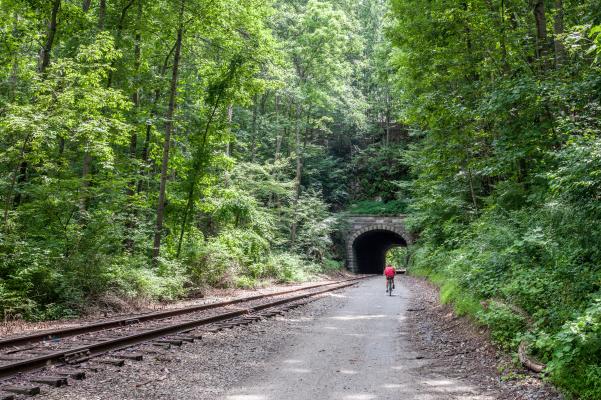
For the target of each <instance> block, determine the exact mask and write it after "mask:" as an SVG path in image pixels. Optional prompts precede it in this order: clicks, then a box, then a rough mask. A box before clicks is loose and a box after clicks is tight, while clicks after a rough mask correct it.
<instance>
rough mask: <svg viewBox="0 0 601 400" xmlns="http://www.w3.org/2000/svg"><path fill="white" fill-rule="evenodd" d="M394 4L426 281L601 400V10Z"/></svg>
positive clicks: (418, 260) (401, 110)
mask: <svg viewBox="0 0 601 400" xmlns="http://www.w3.org/2000/svg"><path fill="white" fill-rule="evenodd" d="M391 3H392V11H391V14H390V16H391V19H392V21H391V23H390V29H389V30H388V34H389V37H390V40H391V41H392V43H393V45H394V51H393V54H392V60H391V65H392V66H393V70H394V72H395V74H394V79H393V81H394V85H395V88H396V90H395V91H394V93H395V98H396V99H397V101H398V107H397V108H395V112H396V118H397V119H398V120H399V121H402V123H403V124H405V125H406V126H408V127H410V135H411V137H412V138H413V139H414V141H413V144H411V146H410V148H409V149H408V150H407V151H405V152H404V153H403V160H404V162H405V163H406V164H407V165H410V167H411V171H412V175H413V178H414V179H413V180H412V181H411V184H410V191H411V212H410V219H411V224H412V226H413V229H414V230H415V231H416V232H418V233H419V236H420V238H419V241H418V246H417V247H415V248H414V249H412V251H413V265H412V267H413V269H414V271H415V272H418V273H422V274H425V275H427V276H429V277H430V278H431V279H433V280H434V281H436V282H438V283H439V284H441V285H442V291H441V294H442V298H443V300H446V301H453V302H455V305H456V308H457V310H458V311H459V312H463V313H468V314H471V315H474V316H476V317H477V318H478V319H479V320H480V321H481V322H482V323H484V324H487V325H488V326H490V327H491V335H492V337H493V339H495V340H496V341H497V342H498V343H500V344H501V345H502V346H503V347H505V348H506V349H510V350H512V351H515V350H516V349H517V347H518V343H520V342H522V341H524V342H525V343H527V344H528V345H529V347H530V350H531V351H532V352H533V353H534V354H535V355H536V356H538V357H539V358H540V359H541V360H542V361H544V362H546V363H547V369H546V372H547V374H548V376H549V377H550V378H551V379H552V380H553V381H554V382H556V383H558V384H559V385H561V386H562V387H564V388H566V389H567V390H568V391H569V392H571V393H578V394H579V395H580V396H581V398H586V399H598V398H601V290H600V289H601V252H600V247H599V244H600V243H601V229H600V227H601V203H600V202H599V200H600V196H601V178H600V177H601V140H600V139H599V132H600V128H601V126H600V123H601V120H600V118H599V116H600V111H601V108H600V107H601V104H600V100H601V98H600V94H601V65H600V64H599V61H600V59H599V50H601V47H599V44H601V43H600V42H601V35H599V32H601V27H599V24H601V3H600V2H599V1H594V0H593V1H588V0H585V1H569V0H554V1H543V0H530V1H515V0H498V1H495V0H480V1H427V2H426V1H420V0H393V1H391Z"/></svg>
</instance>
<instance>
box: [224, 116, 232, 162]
mask: <svg viewBox="0 0 601 400" xmlns="http://www.w3.org/2000/svg"><path fill="white" fill-rule="evenodd" d="M233 120H234V106H233V104H230V105H229V106H228V107H227V125H228V127H229V129H230V130H231V129H232V122H233ZM231 151H232V148H231V141H230V139H229V137H228V139H227V143H226V144H225V155H226V156H228V157H229V156H231Z"/></svg>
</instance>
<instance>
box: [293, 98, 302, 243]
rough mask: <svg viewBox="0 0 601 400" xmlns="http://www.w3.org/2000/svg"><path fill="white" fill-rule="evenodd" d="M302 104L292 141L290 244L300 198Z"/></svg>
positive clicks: (294, 231)
mask: <svg viewBox="0 0 601 400" xmlns="http://www.w3.org/2000/svg"><path fill="white" fill-rule="evenodd" d="M302 112H303V110H302V106H301V104H298V105H297V106H296V123H295V124H296V125H295V129H294V131H295V134H294V143H295V148H296V174H295V177H294V199H293V208H294V217H293V220H292V225H291V226H290V242H291V243H292V245H294V243H295V242H296V233H297V232H296V231H297V228H298V224H297V221H296V216H297V207H298V200H299V198H300V188H301V179H302V173H303V156H302V145H301V126H300V121H301V117H302Z"/></svg>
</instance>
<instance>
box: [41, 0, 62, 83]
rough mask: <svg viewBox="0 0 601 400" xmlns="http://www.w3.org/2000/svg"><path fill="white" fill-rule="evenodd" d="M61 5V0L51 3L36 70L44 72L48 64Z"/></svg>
mask: <svg viewBox="0 0 601 400" xmlns="http://www.w3.org/2000/svg"><path fill="white" fill-rule="evenodd" d="M60 6H61V0H54V3H53V4H52V11H51V13H50V22H49V23H48V33H47V34H46V43H45V44H44V47H42V50H41V51H40V57H39V61H38V72H39V73H40V74H44V73H45V72H46V68H48V66H49V65H50V52H51V51H52V45H53V44H54V36H55V35H56V27H57V23H56V17H57V16H58V11H59V9H60Z"/></svg>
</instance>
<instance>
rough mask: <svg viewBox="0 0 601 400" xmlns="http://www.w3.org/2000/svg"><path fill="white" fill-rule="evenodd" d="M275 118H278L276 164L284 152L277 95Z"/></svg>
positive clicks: (276, 97) (276, 96)
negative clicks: (282, 151)
mask: <svg viewBox="0 0 601 400" xmlns="http://www.w3.org/2000/svg"><path fill="white" fill-rule="evenodd" d="M275 118H276V124H275V125H276V134H275V155H274V157H273V158H274V162H275V163H277V162H278V160H279V159H280V152H281V150H282V135H281V134H280V96H278V95H277V94H276V95H275Z"/></svg>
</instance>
